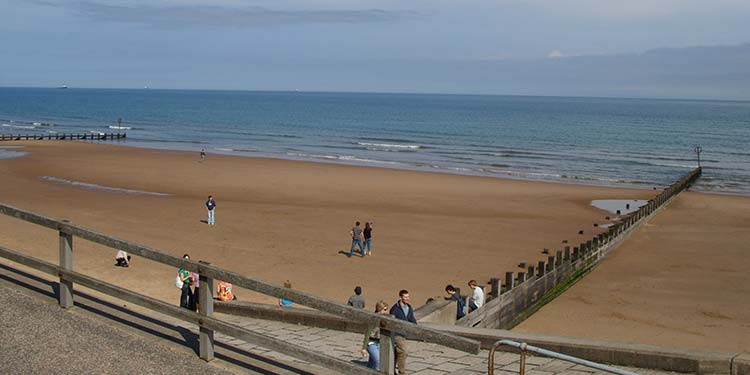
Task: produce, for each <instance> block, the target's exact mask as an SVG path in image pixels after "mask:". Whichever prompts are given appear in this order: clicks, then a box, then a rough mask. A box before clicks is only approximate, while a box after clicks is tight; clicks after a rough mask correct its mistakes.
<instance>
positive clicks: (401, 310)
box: [389, 289, 417, 375]
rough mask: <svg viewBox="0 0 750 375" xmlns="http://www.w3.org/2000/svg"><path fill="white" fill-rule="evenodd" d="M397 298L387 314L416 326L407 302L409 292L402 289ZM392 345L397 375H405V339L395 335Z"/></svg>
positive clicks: (415, 320)
mask: <svg viewBox="0 0 750 375" xmlns="http://www.w3.org/2000/svg"><path fill="white" fill-rule="evenodd" d="M398 296H399V300H398V302H396V304H394V305H393V307H391V311H390V312H389V313H390V314H391V315H392V316H393V317H394V318H396V319H399V320H405V321H407V322H411V323H414V324H417V319H416V318H415V317H414V308H412V307H411V305H410V304H409V301H411V296H409V291H407V290H406V289H402V290H401V291H400V292H398ZM393 343H394V344H395V345H394V346H395V349H396V350H395V351H396V367H397V368H398V373H399V375H406V357H407V356H408V347H407V346H406V337H404V336H403V335H399V334H396V335H394V337H393Z"/></svg>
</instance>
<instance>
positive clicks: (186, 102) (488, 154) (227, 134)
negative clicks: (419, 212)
mask: <svg viewBox="0 0 750 375" xmlns="http://www.w3.org/2000/svg"><path fill="white" fill-rule="evenodd" d="M118 119H120V121H119V122H118ZM99 132H101V133H110V132H125V133H127V139H126V140H123V141H120V142H117V143H119V144H122V145H128V146H137V147H148V148H159V149H173V150H186V151H193V152H195V153H196V158H197V157H198V153H199V152H200V150H201V149H205V151H206V152H207V153H208V154H209V158H210V155H211V154H212V153H219V154H227V155H238V156H245V157H271V158H280V159H293V160H308V161H316V162H326V163H341V164H355V165H366V166H373V167H384V168H396V169H408V170H420V171H431V172H440V173H455V174H465V175H478V176H489V177H497V178H513V179H524V180H542V181H554V182H566V183H574V184H593V185H607V186H627V187H640V188H647V189H652V188H657V189H660V188H663V187H664V186H666V185H668V184H670V183H672V182H674V181H676V180H677V179H678V178H680V177H681V176H683V175H684V174H686V173H687V172H688V171H690V169H691V168H695V167H696V166H697V165H698V153H696V149H697V148H699V149H700V150H701V153H700V162H701V165H702V166H703V167H704V173H703V176H702V177H701V178H700V179H699V181H698V182H697V183H696V184H695V186H694V190H698V191H704V192H713V193H727V194H742V195H748V194H750V102H747V101H711V100H664V99H621V98H582V97H542V96H494V95H441V94H382V93H329V92H262V91H201V90H155V89H142V90H132V89H131V90H121V89H76V88H70V89H55V88H0V134H45V135H46V134H55V133H79V134H80V133H87V134H93V133H99ZM107 143H111V141H107ZM8 146H12V145H11V144H7V145H6V144H3V143H0V158H2V157H13V156H18V155H20V154H22V153H23V152H22V150H19V149H14V148H10V147H8Z"/></svg>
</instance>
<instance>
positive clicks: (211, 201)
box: [206, 195, 216, 225]
mask: <svg viewBox="0 0 750 375" xmlns="http://www.w3.org/2000/svg"><path fill="white" fill-rule="evenodd" d="M206 208H207V209H208V225H214V212H215V210H216V201H214V196H213V195H209V196H208V200H207V201H206Z"/></svg>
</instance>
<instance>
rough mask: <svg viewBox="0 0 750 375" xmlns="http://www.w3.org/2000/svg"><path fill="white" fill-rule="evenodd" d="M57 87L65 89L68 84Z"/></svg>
mask: <svg viewBox="0 0 750 375" xmlns="http://www.w3.org/2000/svg"><path fill="white" fill-rule="evenodd" d="M57 88H58V89H67V88H68V85H60V86H58V87H57Z"/></svg>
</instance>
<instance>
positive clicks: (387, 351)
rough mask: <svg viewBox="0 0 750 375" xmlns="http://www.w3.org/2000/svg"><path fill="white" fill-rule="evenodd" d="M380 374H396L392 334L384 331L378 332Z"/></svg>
mask: <svg viewBox="0 0 750 375" xmlns="http://www.w3.org/2000/svg"><path fill="white" fill-rule="evenodd" d="M380 372H381V373H383V374H387V375H393V374H395V373H396V355H395V353H394V352H393V333H392V332H390V331H388V330H385V329H381V330H380Z"/></svg>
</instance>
